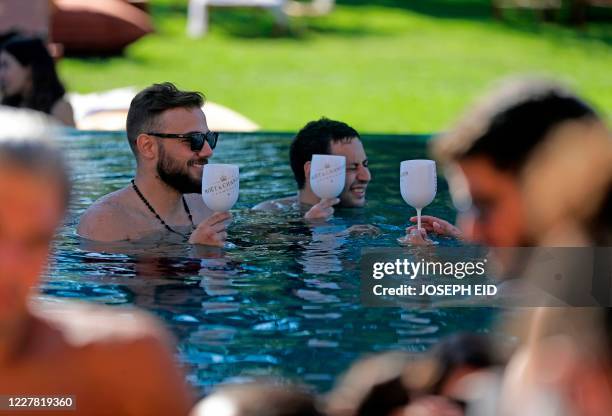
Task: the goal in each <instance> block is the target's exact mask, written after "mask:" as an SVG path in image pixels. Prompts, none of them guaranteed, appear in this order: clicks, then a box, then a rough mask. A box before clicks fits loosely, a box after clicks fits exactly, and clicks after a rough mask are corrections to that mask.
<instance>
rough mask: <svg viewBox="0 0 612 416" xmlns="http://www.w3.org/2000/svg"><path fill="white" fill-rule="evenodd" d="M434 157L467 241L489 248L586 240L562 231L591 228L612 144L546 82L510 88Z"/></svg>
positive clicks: (611, 178) (610, 175)
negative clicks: (564, 226)
mask: <svg viewBox="0 0 612 416" xmlns="http://www.w3.org/2000/svg"><path fill="white" fill-rule="evenodd" d="M433 151H434V154H435V156H436V157H437V158H438V159H440V160H441V161H443V162H446V164H447V166H448V167H449V170H448V177H449V183H450V186H451V190H452V195H453V200H454V202H455V204H456V205H457V208H458V209H459V210H460V211H461V212H462V214H461V216H460V218H459V223H460V225H461V226H462V228H464V231H465V232H466V237H467V238H468V239H472V240H476V241H480V242H484V243H485V244H488V245H490V246H500V247H503V246H524V245H534V244H536V243H538V242H541V241H538V240H542V239H543V240H544V241H545V242H546V243H550V242H551V241H550V240H553V241H552V242H554V240H555V238H559V239H563V240H566V239H567V238H570V237H572V238H574V239H576V240H578V241H576V242H580V241H581V240H584V238H580V237H576V232H575V231H574V230H570V231H566V232H565V233H564V235H563V237H561V236H559V235H558V233H559V230H558V229H556V228H557V227H558V225H559V224H560V223H561V222H563V221H566V220H572V225H571V227H574V226H576V227H578V226H585V227H587V228H588V227H589V226H590V224H591V223H592V222H593V221H595V220H596V219H597V218H598V215H599V213H600V212H601V210H602V206H603V205H604V201H605V200H606V198H607V196H608V195H609V191H610V185H611V183H612V170H611V169H612V163H611V161H612V159H611V157H612V153H611V152H612V141H611V140H610V136H609V132H608V131H607V130H606V128H605V126H604V125H603V123H602V122H601V119H600V117H599V116H598V115H597V114H596V112H595V111H594V110H593V109H592V108H591V107H590V106H589V105H588V104H586V103H585V102H584V101H582V100H581V99H580V98H578V97H577V96H575V95H574V94H572V93H571V92H569V91H568V90H566V89H565V88H563V87H561V86H559V85H558V84H555V83H552V82H548V81H544V80H537V79H518V80H511V81H507V82H505V83H504V84H503V85H501V87H499V88H498V89H496V90H495V91H494V92H492V93H491V94H489V95H488V96H486V97H485V98H484V99H483V100H481V101H480V102H479V103H478V104H477V105H475V106H474V107H473V108H472V109H471V110H470V111H469V112H468V113H467V114H466V115H465V116H464V117H463V118H462V119H461V120H460V121H459V122H458V123H457V124H456V125H455V126H454V127H453V128H452V129H451V130H449V131H448V132H447V133H445V134H443V135H442V136H440V137H439V138H438V139H437V140H436V141H435V142H434V145H433ZM543 236H544V237H543ZM547 240H548V241H547Z"/></svg>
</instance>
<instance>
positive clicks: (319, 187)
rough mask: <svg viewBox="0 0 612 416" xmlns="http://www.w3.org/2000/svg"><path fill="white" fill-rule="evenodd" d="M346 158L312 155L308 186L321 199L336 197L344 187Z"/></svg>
mask: <svg viewBox="0 0 612 416" xmlns="http://www.w3.org/2000/svg"><path fill="white" fill-rule="evenodd" d="M345 177H346V158H345V157H344V156H335V155H312V161H311V162H310V187H311V188H312V192H314V193H315V195H316V196H318V197H319V198H321V199H329V198H336V197H337V196H338V195H340V194H341V193H342V190H343V189H344V179H345Z"/></svg>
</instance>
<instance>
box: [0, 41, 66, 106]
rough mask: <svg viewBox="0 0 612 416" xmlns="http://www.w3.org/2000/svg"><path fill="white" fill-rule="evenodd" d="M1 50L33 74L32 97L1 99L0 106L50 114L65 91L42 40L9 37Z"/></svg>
mask: <svg viewBox="0 0 612 416" xmlns="http://www.w3.org/2000/svg"><path fill="white" fill-rule="evenodd" d="M1 49H2V51H5V52H7V53H9V54H10V55H11V56H13V57H14V58H15V59H16V60H17V61H18V62H19V64H20V65H21V66H24V67H30V69H31V72H32V91H31V94H30V95H28V96H24V95H22V94H16V95H11V96H6V97H3V98H2V104H3V105H8V106H12V107H25V108H30V109H32V110H37V111H42V112H43V113H47V114H50V113H51V109H52V108H53V106H54V105H55V103H56V102H57V101H58V100H59V99H61V98H62V97H63V96H64V94H65V93H66V90H65V89H64V86H63V85H62V83H61V81H60V80H59V77H58V75H57V71H56V70H55V62H54V61H53V58H52V57H51V55H50V54H49V51H48V50H47V47H46V46H45V44H44V43H43V41H42V40H41V39H39V38H30V37H23V36H11V37H10V38H9V39H8V40H7V41H6V42H5V43H4V44H3V45H2V48H1Z"/></svg>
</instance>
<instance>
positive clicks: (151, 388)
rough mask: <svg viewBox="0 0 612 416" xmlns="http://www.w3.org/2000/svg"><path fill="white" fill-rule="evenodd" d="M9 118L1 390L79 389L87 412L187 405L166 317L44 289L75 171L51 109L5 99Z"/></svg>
mask: <svg viewBox="0 0 612 416" xmlns="http://www.w3.org/2000/svg"><path fill="white" fill-rule="evenodd" d="M0 125H1V126H3V127H2V129H1V130H0V201H2V203H0V391H2V392H14V393H19V394H21V395H28V396H33V395H66V394H70V395H73V396H74V400H75V401H76V403H78V405H77V407H76V411H74V414H79V415H88V416H91V415H102V414H150V415H169V414H177V415H180V414H186V413H187V412H188V409H189V404H190V397H189V396H190V395H189V392H188V389H187V388H186V387H185V384H184V379H183V375H182V374H181V372H180V371H179V370H178V369H177V368H176V367H175V364H174V361H173V357H172V345H171V343H170V342H169V338H168V336H167V334H166V332H165V331H164V330H163V329H162V328H161V326H160V325H159V324H158V323H157V321H156V320H154V319H153V318H151V317H149V316H148V315H146V314H144V313H142V312H137V311H135V310H131V309H124V310H122V311H121V312H119V311H118V310H116V309H110V308H108V307H104V306H97V305H93V304H85V303H82V304H81V303H78V302H68V301H61V300H60V299H55V300H53V301H51V302H48V301H41V300H38V299H37V298H36V296H35V295H36V294H37V290H36V288H37V286H38V283H39V281H40V278H41V275H42V274H43V272H44V270H45V268H46V266H47V261H48V256H49V253H50V245H51V242H52V240H53V237H54V235H55V231H56V229H57V227H58V226H59V225H60V223H61V220H62V218H63V216H64V213H65V211H66V207H67V203H68V198H69V194H70V180H69V176H68V172H67V170H66V166H65V164H64V162H63V160H62V157H61V152H60V150H59V149H57V148H56V147H55V146H54V145H53V143H52V137H51V135H52V131H53V126H52V125H50V124H49V122H48V121H47V120H46V119H45V118H44V116H43V115H42V114H40V113H33V112H26V111H24V110H15V109H7V108H2V107H0ZM71 412H72V411H71ZM26 414H27V413H26Z"/></svg>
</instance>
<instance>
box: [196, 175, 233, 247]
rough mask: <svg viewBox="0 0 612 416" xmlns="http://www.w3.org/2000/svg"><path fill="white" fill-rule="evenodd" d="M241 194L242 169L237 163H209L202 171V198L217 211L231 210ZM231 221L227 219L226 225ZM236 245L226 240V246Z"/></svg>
mask: <svg viewBox="0 0 612 416" xmlns="http://www.w3.org/2000/svg"><path fill="white" fill-rule="evenodd" d="M239 194H240V170H239V169H238V166H237V165H229V164H223V163H209V164H206V165H204V170H203V172H202V199H203V200H204V204H206V206H207V207H208V208H210V209H212V210H213V211H215V212H225V211H229V210H230V209H231V208H232V207H233V206H234V205H235V204H236V201H238V195H239ZM229 222H230V220H228V221H227V223H226V225H227V224H228V223H229ZM235 247H236V246H235V245H234V244H232V243H230V242H225V244H224V248H226V249H230V248H235Z"/></svg>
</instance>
